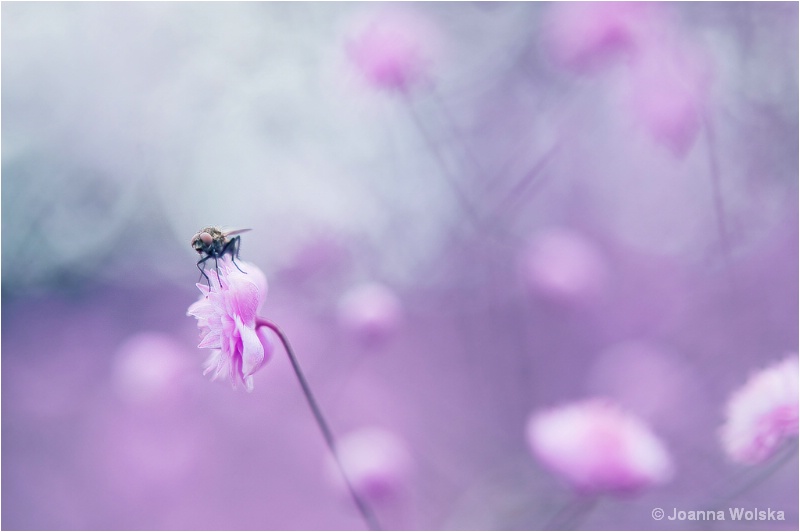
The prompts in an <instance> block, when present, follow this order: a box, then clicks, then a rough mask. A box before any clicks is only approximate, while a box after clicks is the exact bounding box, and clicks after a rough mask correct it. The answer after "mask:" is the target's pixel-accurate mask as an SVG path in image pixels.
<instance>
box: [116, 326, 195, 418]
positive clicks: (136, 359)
mask: <svg viewBox="0 0 800 532" xmlns="http://www.w3.org/2000/svg"><path fill="white" fill-rule="evenodd" d="M187 358H188V357H187V354H186V352H185V351H184V349H183V346H182V344H180V343H179V342H178V341H177V340H175V339H174V338H172V337H171V336H170V335H168V334H164V333H160V332H156V331H143V332H139V333H137V334H134V335H132V336H131V337H129V338H128V339H126V340H125V341H124V342H123V343H122V344H121V345H120V346H119V348H117V352H116V354H115V357H114V366H113V370H112V383H113V385H114V390H115V392H116V393H117V395H119V396H120V398H122V399H123V400H124V401H125V402H126V403H128V404H132V405H140V406H143V405H158V406H159V408H161V407H163V406H164V405H167V404H174V403H175V399H176V398H175V397H173V395H174V394H175V392H176V390H178V389H180V386H181V380H182V379H181V377H182V376H183V375H185V371H186V369H187ZM167 398H169V399H167Z"/></svg>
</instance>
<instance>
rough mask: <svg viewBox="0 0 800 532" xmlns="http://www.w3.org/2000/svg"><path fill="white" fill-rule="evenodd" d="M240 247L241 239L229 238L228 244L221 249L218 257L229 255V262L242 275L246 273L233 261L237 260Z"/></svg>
mask: <svg viewBox="0 0 800 532" xmlns="http://www.w3.org/2000/svg"><path fill="white" fill-rule="evenodd" d="M241 245H242V237H240V236H235V237H233V238H231V239H230V240H229V241H228V243H227V244H225V247H223V248H222V253H220V256H224V255H225V254H226V253H228V254H230V256H231V262H232V263H233V265H234V266H236V269H237V270H239V271H240V272H242V273H247V272H246V271H244V270H242V269H241V268H240V267H239V265H238V264H236V260H235V259H238V258H239V248H240V247H241Z"/></svg>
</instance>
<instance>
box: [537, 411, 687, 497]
mask: <svg viewBox="0 0 800 532" xmlns="http://www.w3.org/2000/svg"><path fill="white" fill-rule="evenodd" d="M527 439H528V444H529V445H530V448H531V451H532V452H533V454H534V456H536V458H538V459H539V460H540V461H541V462H542V463H543V464H544V465H545V466H546V467H547V468H548V469H550V470H551V471H553V472H554V473H556V474H557V475H559V476H560V477H562V478H563V479H564V480H566V481H567V482H568V483H569V484H570V485H571V486H572V487H573V488H574V489H575V490H577V491H578V492H580V493H586V494H598V493H613V494H625V493H632V492H637V491H640V490H642V489H644V488H647V487H650V486H653V485H656V484H661V483H664V482H666V481H668V480H669V479H670V478H671V477H672V474H673V466H672V459H671V458H670V455H669V453H668V452H667V450H666V448H665V447H664V446H663V445H662V443H661V441H660V440H659V439H658V438H657V437H656V436H655V435H654V434H653V433H652V432H650V430H649V429H648V428H647V427H646V426H645V425H644V424H642V423H641V422H640V421H639V420H638V419H637V418H635V417H633V416H631V415H630V414H627V413H626V412H624V411H622V410H621V409H620V408H619V407H618V406H617V405H616V404H614V403H612V402H610V401H608V400H602V399H592V400H588V401H583V402H579V403H574V404H570V405H567V406H563V407H559V408H554V409H552V410H546V411H543V412H538V413H535V414H533V415H532V416H531V417H530V418H529V420H528V425H527Z"/></svg>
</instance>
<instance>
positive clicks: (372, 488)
mask: <svg viewBox="0 0 800 532" xmlns="http://www.w3.org/2000/svg"><path fill="white" fill-rule="evenodd" d="M336 448H337V452H338V454H339V460H340V461H341V464H342V468H343V469H344V471H345V474H346V475H347V478H348V480H349V481H350V483H351V484H352V486H353V489H355V490H356V491H357V492H358V493H359V494H361V495H362V496H363V497H365V498H367V499H368V500H370V501H373V502H387V501H389V500H391V499H394V498H396V497H397V496H399V495H400V494H401V493H402V491H403V488H404V486H405V485H406V483H407V481H408V477H409V474H410V469H411V455H410V453H409V451H408V448H407V447H406V444H405V443H404V442H403V441H402V440H401V439H400V438H398V437H397V436H396V435H395V434H393V433H392V432H389V431H387V430H385V429H382V428H378V427H368V428H363V429H359V430H357V431H354V432H351V433H349V434H347V435H345V436H344V437H342V438H340V439H339V443H338V444H337V446H336ZM327 473H328V478H329V479H330V481H331V483H332V484H334V485H335V486H337V487H338V488H339V489H341V490H342V493H347V485H346V484H345V483H344V479H342V476H341V474H340V472H339V469H338V468H337V467H336V463H335V461H334V458H333V457H332V456H329V457H328V462H327Z"/></svg>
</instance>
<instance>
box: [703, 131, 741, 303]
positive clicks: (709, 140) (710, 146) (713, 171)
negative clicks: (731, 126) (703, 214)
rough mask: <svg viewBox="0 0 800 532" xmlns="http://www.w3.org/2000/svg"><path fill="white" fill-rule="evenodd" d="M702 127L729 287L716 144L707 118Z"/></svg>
mask: <svg viewBox="0 0 800 532" xmlns="http://www.w3.org/2000/svg"><path fill="white" fill-rule="evenodd" d="M703 129H704V130H705V134H706V148H707V150H708V166H709V174H710V177H711V187H712V189H713V200H714V211H715V213H716V218H717V231H718V232H719V240H720V245H721V246H722V253H723V254H724V255H725V262H726V266H727V268H728V275H729V276H730V283H731V287H732V288H733V286H734V284H735V283H734V279H733V257H732V254H731V243H730V236H729V233H728V227H727V224H726V223H725V203H724V202H723V200H722V185H721V176H720V170H719V160H718V159H717V152H716V146H715V142H714V130H713V128H712V126H711V121H710V120H709V119H706V120H705V124H704V127H703Z"/></svg>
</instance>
